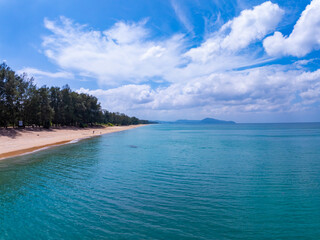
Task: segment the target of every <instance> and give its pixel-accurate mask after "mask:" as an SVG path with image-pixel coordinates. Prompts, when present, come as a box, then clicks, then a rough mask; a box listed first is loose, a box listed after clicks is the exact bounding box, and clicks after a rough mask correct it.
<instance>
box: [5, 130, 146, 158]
mask: <svg viewBox="0 0 320 240" xmlns="http://www.w3.org/2000/svg"><path fill="white" fill-rule="evenodd" d="M140 126H142V125H132V126H114V127H95V128H85V129H81V128H72V127H69V128H56V129H50V130H45V129H21V130H13V129H7V130H6V129H2V130H0V159H4V158H8V157H14V156H18V155H22V154H26V153H30V152H33V151H36V150H39V149H41V148H46V147H52V146H58V145H62V144H66V143H69V142H71V141H73V140H76V139H82V138H89V137H94V136H99V135H102V134H107V133H113V132H120V131H124V130H128V129H132V128H136V127H140Z"/></svg>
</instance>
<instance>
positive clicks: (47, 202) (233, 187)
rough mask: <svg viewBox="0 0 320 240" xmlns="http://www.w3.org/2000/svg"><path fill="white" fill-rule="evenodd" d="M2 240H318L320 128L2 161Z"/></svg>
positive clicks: (139, 137) (130, 134) (111, 137)
mask: <svg viewBox="0 0 320 240" xmlns="http://www.w3.org/2000/svg"><path fill="white" fill-rule="evenodd" d="M0 239H320V124H312V123H309V124H236V125H173V124H172V125H169V124H168V125H165V124H163V125H152V126H145V127H141V128H136V129H132V130H129V131H124V132H118V133H112V134H108V135H104V136H101V137H96V138H92V139H87V140H83V141H80V142H78V143H74V144H69V145H65V146H61V147H56V148H52V149H47V150H45V151H40V152H37V153H34V154H31V155H25V156H21V157H16V158H11V159H8V160H4V161H0Z"/></svg>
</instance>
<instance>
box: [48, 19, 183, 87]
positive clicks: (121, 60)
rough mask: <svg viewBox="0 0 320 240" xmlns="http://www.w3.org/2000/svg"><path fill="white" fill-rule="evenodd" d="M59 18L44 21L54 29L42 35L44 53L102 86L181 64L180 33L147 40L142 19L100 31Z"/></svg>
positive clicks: (160, 73)
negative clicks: (162, 38)
mask: <svg viewBox="0 0 320 240" xmlns="http://www.w3.org/2000/svg"><path fill="white" fill-rule="evenodd" d="M60 20H61V24H59V22H54V21H49V20H45V26H46V27H47V28H48V29H49V30H51V31H52V32H53V34H52V35H50V36H47V37H45V38H44V42H43V47H44V48H45V53H46V55H47V56H48V57H49V58H50V59H52V60H53V61H55V62H56V63H57V64H58V65H59V66H60V67H61V68H63V69H69V70H73V71H76V72H77V73H78V74H80V75H82V76H90V77H94V78H97V79H98V80H99V83H100V84H101V85H107V86H117V85H121V84H122V83H140V82H144V81H146V79H147V78H150V77H154V76H163V75H164V73H165V72H168V71H171V70H172V69H173V68H174V67H175V66H176V65H179V64H181V58H180V52H181V48H182V47H183V43H184V40H183V36H182V35H174V36H173V37H171V38H169V39H166V40H164V41H152V40H148V31H147V30H146V28H145V26H144V25H145V21H144V22H140V23H124V22H119V23H116V24H115V25H114V26H113V27H112V28H111V29H109V30H106V31H104V32H100V31H92V30H88V29H86V27H85V26H81V25H78V24H73V23H72V22H71V20H69V19H66V18H61V19H60Z"/></svg>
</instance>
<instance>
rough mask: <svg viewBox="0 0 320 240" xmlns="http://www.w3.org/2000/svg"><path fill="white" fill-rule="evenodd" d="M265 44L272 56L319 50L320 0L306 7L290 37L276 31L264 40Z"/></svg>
mask: <svg viewBox="0 0 320 240" xmlns="http://www.w3.org/2000/svg"><path fill="white" fill-rule="evenodd" d="M263 46H264V48H265V50H266V52H267V53H268V54H269V55H271V56H282V55H292V56H296V57H303V56H305V55H306V54H308V53H310V52H311V51H312V50H319V49H320V0H313V1H312V2H311V3H310V4H309V5H308V6H307V7H306V9H305V10H304V11H303V12H302V14H301V17H300V18H299V20H298V21H297V23H296V24H295V26H294V28H293V31H292V33H291V34H290V35H289V36H288V37H286V36H283V35H282V33H280V32H275V33H274V34H273V36H270V37H268V38H266V39H265V40H264V41H263Z"/></svg>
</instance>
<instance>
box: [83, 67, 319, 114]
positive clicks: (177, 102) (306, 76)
mask: <svg viewBox="0 0 320 240" xmlns="http://www.w3.org/2000/svg"><path fill="white" fill-rule="evenodd" d="M319 89H320V70H317V71H314V72H307V71H303V70H290V69H287V67H284V66H269V67H261V68H256V69H251V70H243V71H237V72H225V73H219V74H211V75H209V76H205V77H201V78H197V79H193V80H192V81H189V82H187V83H174V84H172V85H171V86H169V87H167V88H158V89H155V90H153V89H152V88H151V87H150V86H148V85H125V86H122V87H119V88H116V89H109V90H101V89H99V90H89V89H80V90H79V91H80V92H85V93H90V94H93V95H95V96H98V97H99V99H100V100H101V101H102V103H103V104H104V107H105V108H107V109H110V110H112V111H117V110H118V111H123V112H130V111H133V112H137V111H138V112H140V114H141V115H142V116H146V114H147V113H148V112H150V111H154V112H155V111H158V112H159V111H172V110H176V111H184V112H185V114H187V112H189V111H186V110H187V109H188V110H190V109H191V110H192V111H191V112H203V113H204V116H205V114H208V112H210V111H213V112H215V113H216V114H221V113H224V114H227V113H233V114H235V113H243V112H291V111H297V110H304V109H306V108H308V104H310V103H311V101H312V103H315V102H318V103H320V94H319V91H318V90H319ZM297 96H300V97H301V98H303V101H301V102H300V103H299V104H296V100H297Z"/></svg>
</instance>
